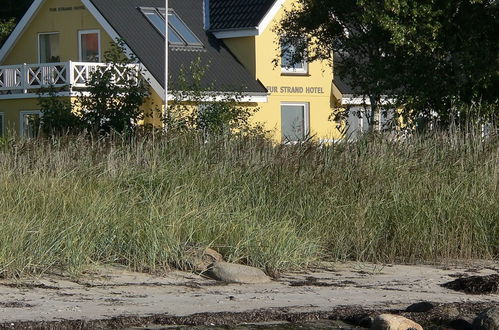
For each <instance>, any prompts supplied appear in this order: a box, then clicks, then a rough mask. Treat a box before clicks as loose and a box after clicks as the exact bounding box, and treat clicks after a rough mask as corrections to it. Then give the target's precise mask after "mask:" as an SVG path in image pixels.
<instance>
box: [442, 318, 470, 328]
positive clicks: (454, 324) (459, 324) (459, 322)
mask: <svg viewBox="0 0 499 330" xmlns="http://www.w3.org/2000/svg"><path fill="white" fill-rule="evenodd" d="M446 326H447V327H448V328H450V329H454V330H471V322H470V320H466V319H465V318H458V319H455V320H453V321H451V322H449V323H447V324H446Z"/></svg>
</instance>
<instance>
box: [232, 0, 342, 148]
mask: <svg viewBox="0 0 499 330" xmlns="http://www.w3.org/2000/svg"><path fill="white" fill-rule="evenodd" d="M293 2H294V0H288V1H286V3H285V4H284V6H283V8H281V10H280V11H279V12H278V13H277V15H276V16H275V17H274V20H273V23H271V24H270V25H269V26H268V27H267V28H266V29H265V31H264V32H263V33H262V34H261V35H259V36H256V37H244V38H232V39H225V40H224V42H225V43H226V45H227V46H228V47H229V48H230V49H231V51H232V52H233V53H234V54H235V55H236V56H237V57H238V59H239V60H240V61H241V63H243V64H244V65H245V66H246V68H247V69H248V70H249V71H250V72H251V73H252V74H253V75H254V76H255V78H257V79H259V80H260V81H261V82H262V83H263V84H264V85H265V86H266V87H267V89H268V90H269V92H270V95H269V98H268V103H260V104H259V107H260V111H258V112H257V113H256V114H255V115H254V118H253V120H254V121H255V122H259V123H262V124H263V125H264V127H265V128H266V129H267V130H271V131H272V132H273V135H274V137H275V139H276V140H278V141H280V140H281V103H283V102H288V103H289V102H296V103H308V104H309V129H310V134H311V136H313V137H314V138H316V139H339V138H341V134H340V132H339V131H338V130H337V128H336V123H335V122H332V121H331V120H330V116H331V113H332V111H333V109H332V107H333V104H332V103H333V99H334V98H333V95H332V89H333V86H332V85H333V83H332V80H333V70H332V66H331V65H330V64H329V63H328V62H318V61H317V62H313V63H308V74H305V75H298V74H294V75H291V74H286V73H282V70H281V66H280V63H278V64H277V65H276V64H275V63H274V60H275V59H276V58H278V57H279V55H280V54H279V52H280V49H279V39H278V36H277V35H276V34H275V32H274V31H273V27H274V26H275V24H277V23H278V22H279V21H280V20H281V18H282V17H283V15H284V12H285V10H286V9H288V10H289V9H290V8H291V6H292V3H293ZM253 40H254V42H253ZM253 54H254V55H255V56H254V58H253V57H252V55H253ZM287 87H295V90H294V91H293V92H290V91H289V89H288V88H287ZM307 88H309V90H307ZM297 91H298V92H297Z"/></svg>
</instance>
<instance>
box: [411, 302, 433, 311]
mask: <svg viewBox="0 0 499 330" xmlns="http://www.w3.org/2000/svg"><path fill="white" fill-rule="evenodd" d="M433 308H435V304H433V303H431V302H428V301H422V302H418V303H415V304H412V305H410V306H409V307H407V308H406V309H405V311H406V312H409V313H426V312H429V311H430V310H432V309H433Z"/></svg>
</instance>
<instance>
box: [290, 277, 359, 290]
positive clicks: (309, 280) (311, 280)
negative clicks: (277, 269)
mask: <svg viewBox="0 0 499 330" xmlns="http://www.w3.org/2000/svg"><path fill="white" fill-rule="evenodd" d="M351 284H356V283H355V282H354V281H341V282H324V281H323V280H321V279H319V278H316V277H312V276H307V277H306V278H305V280H304V281H293V282H289V286H318V287H328V286H330V287H339V288H341V287H345V286H347V285H351Z"/></svg>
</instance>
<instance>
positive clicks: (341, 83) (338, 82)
mask: <svg viewBox="0 0 499 330" xmlns="http://www.w3.org/2000/svg"><path fill="white" fill-rule="evenodd" d="M333 83H334V85H335V86H336V88H338V90H339V91H340V92H341V94H359V91H355V89H354V88H353V87H352V84H350V83H349V82H348V81H347V80H344V79H342V78H341V77H340V76H339V75H338V74H337V73H336V74H335V75H334V79H333Z"/></svg>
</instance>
